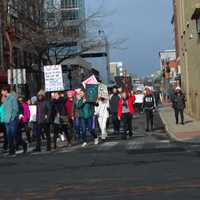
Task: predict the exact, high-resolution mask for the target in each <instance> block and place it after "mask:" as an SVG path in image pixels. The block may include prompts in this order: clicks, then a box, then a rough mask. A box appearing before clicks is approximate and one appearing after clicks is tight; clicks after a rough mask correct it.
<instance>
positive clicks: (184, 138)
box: [159, 106, 200, 143]
mask: <svg viewBox="0 0 200 200" xmlns="http://www.w3.org/2000/svg"><path fill="white" fill-rule="evenodd" d="M159 114H160V117H161V119H162V121H163V123H164V125H165V129H166V131H167V133H168V134H169V136H170V138H171V140H173V141H176V142H191V143H200V121H196V120H195V119H193V118H191V117H190V116H189V115H187V114H186V113H185V124H184V125H182V124H178V125H177V124H176V122H175V116H174V110H173V108H172V107H171V106H166V107H161V108H160V109H159Z"/></svg>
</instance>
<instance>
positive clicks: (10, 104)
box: [1, 87, 19, 155]
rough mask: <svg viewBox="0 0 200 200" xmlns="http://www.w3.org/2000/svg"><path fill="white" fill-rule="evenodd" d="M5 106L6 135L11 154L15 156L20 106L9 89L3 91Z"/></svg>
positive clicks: (4, 88)
mask: <svg viewBox="0 0 200 200" xmlns="http://www.w3.org/2000/svg"><path fill="white" fill-rule="evenodd" d="M1 95H2V97H3V106H4V113H5V115H4V119H3V120H4V122H5V126H6V133H7V139H8V145H9V154H10V155H14V154H15V151H16V149H15V148H16V147H15V145H16V133H17V125H18V117H19V105H18V102H17V99H16V97H15V96H14V95H12V94H11V93H10V88H9V87H3V88H2V89H1Z"/></svg>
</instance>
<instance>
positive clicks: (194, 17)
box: [191, 8, 200, 20]
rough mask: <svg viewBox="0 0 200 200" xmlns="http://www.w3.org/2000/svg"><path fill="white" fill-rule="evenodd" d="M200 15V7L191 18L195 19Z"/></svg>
mask: <svg viewBox="0 0 200 200" xmlns="http://www.w3.org/2000/svg"><path fill="white" fill-rule="evenodd" d="M199 17H200V8H196V9H195V11H194V13H193V15H192V17H191V19H192V20H194V19H198V18H199Z"/></svg>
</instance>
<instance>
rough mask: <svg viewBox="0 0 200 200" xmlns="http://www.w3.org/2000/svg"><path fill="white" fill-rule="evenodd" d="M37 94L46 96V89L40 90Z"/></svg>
mask: <svg viewBox="0 0 200 200" xmlns="http://www.w3.org/2000/svg"><path fill="white" fill-rule="evenodd" d="M37 95H38V96H45V91H44V90H40V91H39V92H38V94H37Z"/></svg>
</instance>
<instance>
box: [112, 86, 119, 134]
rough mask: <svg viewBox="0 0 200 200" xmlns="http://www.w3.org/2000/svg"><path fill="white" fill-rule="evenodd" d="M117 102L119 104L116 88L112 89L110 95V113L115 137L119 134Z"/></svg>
mask: <svg viewBox="0 0 200 200" xmlns="http://www.w3.org/2000/svg"><path fill="white" fill-rule="evenodd" d="M118 102H119V95H118V92H117V87H114V88H113V91H112V95H111V97H110V112H111V115H112V123H113V128H114V134H115V135H119V132H120V121H119V119H118Z"/></svg>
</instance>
